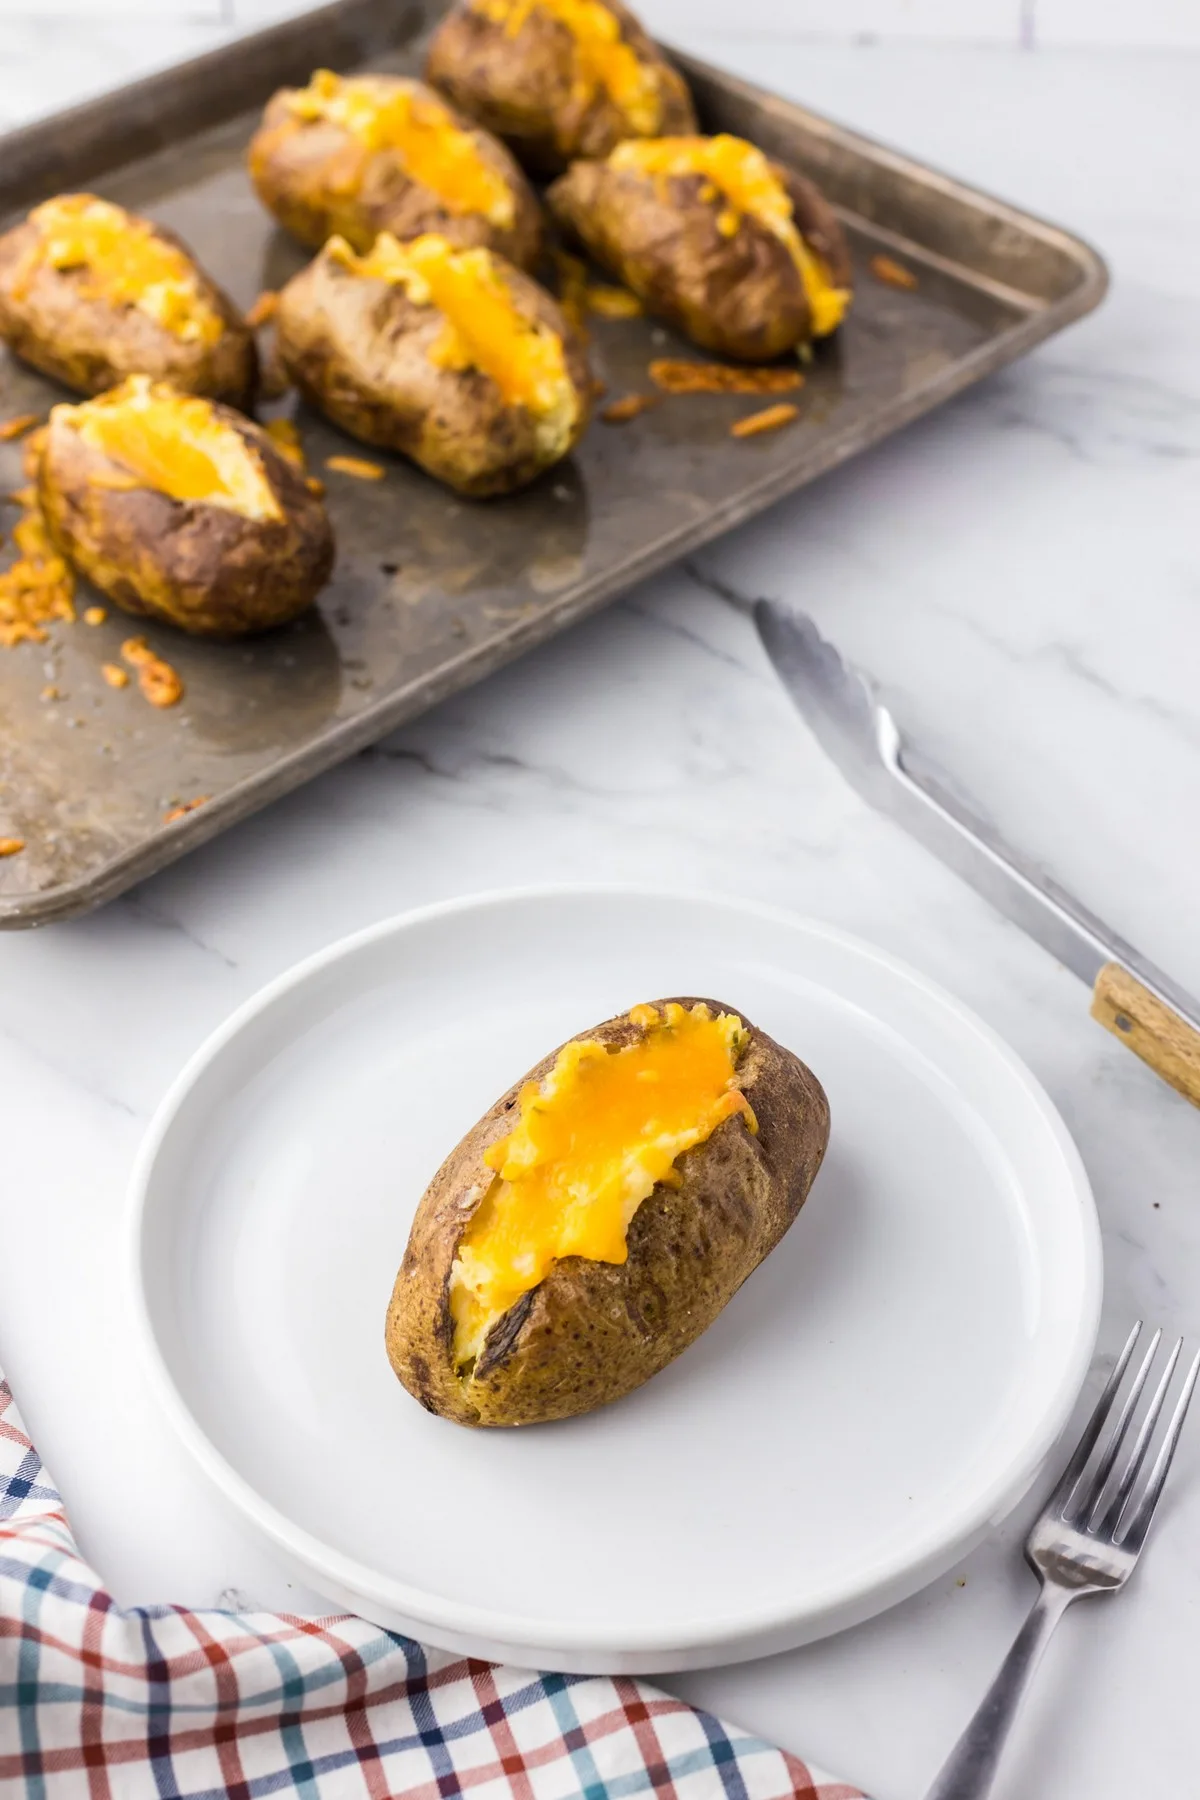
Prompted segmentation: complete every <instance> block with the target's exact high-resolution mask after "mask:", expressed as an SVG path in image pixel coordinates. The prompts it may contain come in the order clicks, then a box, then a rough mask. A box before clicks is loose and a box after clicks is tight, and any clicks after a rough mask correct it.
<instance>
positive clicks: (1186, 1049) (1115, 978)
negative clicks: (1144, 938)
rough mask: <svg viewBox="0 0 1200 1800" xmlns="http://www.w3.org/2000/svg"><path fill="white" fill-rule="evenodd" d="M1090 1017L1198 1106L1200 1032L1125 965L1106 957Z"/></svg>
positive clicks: (1098, 978)
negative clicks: (1173, 1010)
mask: <svg viewBox="0 0 1200 1800" xmlns="http://www.w3.org/2000/svg"><path fill="white" fill-rule="evenodd" d="M1092 1017H1093V1019H1099V1021H1100V1023H1101V1025H1103V1026H1104V1027H1105V1029H1106V1030H1107V1031H1111V1032H1112V1034H1113V1036H1114V1037H1119V1038H1120V1040H1121V1042H1122V1043H1123V1044H1127V1045H1128V1046H1129V1048H1130V1049H1131V1050H1132V1051H1133V1053H1134V1055H1135V1056H1140V1057H1141V1059H1142V1061H1143V1062H1144V1063H1149V1065H1150V1067H1151V1068H1152V1069H1153V1070H1154V1073H1155V1074H1156V1075H1161V1077H1162V1079H1163V1080H1164V1081H1167V1082H1169V1083H1170V1084H1171V1086H1172V1087H1173V1088H1175V1089H1176V1090H1177V1092H1179V1093H1181V1094H1182V1095H1183V1097H1184V1099H1185V1100H1190V1101H1191V1103H1192V1105H1193V1106H1200V1032H1196V1031H1193V1029H1192V1027H1191V1026H1190V1025H1188V1024H1186V1023H1185V1022H1184V1020H1183V1019H1181V1018H1180V1017H1179V1014H1178V1013H1175V1012H1172V1011H1171V1008H1170V1007H1169V1006H1164V1005H1163V1003H1162V1001H1161V1000H1158V999H1156V998H1155V996H1154V995H1153V994H1152V993H1150V991H1149V989H1147V988H1144V987H1143V986H1142V984H1141V982H1140V981H1138V980H1137V979H1136V978H1135V977H1134V976H1132V975H1131V974H1130V973H1129V970H1128V969H1123V968H1122V967H1121V965H1120V963H1105V965H1104V967H1103V968H1102V969H1101V971H1100V973H1099V974H1098V975H1097V977H1096V986H1095V988H1094V989H1093V991H1092Z"/></svg>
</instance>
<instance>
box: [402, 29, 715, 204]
mask: <svg viewBox="0 0 1200 1800" xmlns="http://www.w3.org/2000/svg"><path fill="white" fill-rule="evenodd" d="M425 72H426V74H427V76H428V78H429V80H430V81H431V82H432V83H433V84H434V86H435V87H438V88H441V90H442V91H443V93H446V94H449V96H450V98H451V99H452V100H453V101H454V102H455V103H456V104H457V105H458V106H460V107H461V108H462V110H463V112H465V113H467V114H469V116H470V117H471V118H473V119H478V120H479V122H480V124H482V125H486V126H487V128H488V130H489V131H494V132H495V134H496V136H497V137H501V138H503V139H504V140H505V141H506V142H507V143H508V144H509V145H511V147H512V149H513V150H514V151H515V153H516V155H517V156H518V157H519V158H520V160H521V161H522V162H523V163H524V164H525V165H526V167H527V168H530V169H534V170H537V171H539V172H544V173H549V174H556V173H558V172H559V171H560V170H562V169H565V168H566V167H567V165H568V164H569V163H572V162H574V161H575V159H576V157H588V156H607V155H608V153H609V151H610V150H612V149H614V148H615V146H616V145H617V144H619V143H622V142H623V141H624V140H625V139H626V138H653V137H660V136H662V135H664V134H670V135H672V136H675V135H678V134H680V133H683V132H691V131H695V130H696V114H695V111H694V109H693V106H692V97H691V94H690V93H689V92H688V87H687V83H686V82H685V81H684V79H683V76H682V75H681V74H680V73H679V71H678V69H676V68H673V67H672V65H671V64H670V63H669V62H668V61H667V60H666V58H665V57H664V56H663V54H662V52H661V51H660V50H659V48H658V46H657V45H656V44H655V43H654V41H653V40H652V39H651V38H649V37H648V36H647V35H646V33H645V31H644V30H643V29H642V27H641V25H640V24H639V23H638V21H637V19H636V18H635V17H634V15H633V14H632V13H631V12H630V11H629V9H628V7H626V6H622V5H621V4H620V0H462V4H460V5H459V6H457V7H455V9H454V11H453V12H452V13H451V14H450V16H449V17H448V18H447V19H445V20H444V21H443V23H442V24H441V26H440V27H439V28H438V30H437V32H436V34H435V36H434V39H433V42H432V44H431V45H430V50H429V60H428V62H427V64H426V70H425Z"/></svg>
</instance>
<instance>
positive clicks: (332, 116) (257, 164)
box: [247, 69, 542, 269]
mask: <svg viewBox="0 0 1200 1800" xmlns="http://www.w3.org/2000/svg"><path fill="white" fill-rule="evenodd" d="M247 160H248V164H249V169H250V178H251V180H252V181H253V183H254V186H255V188H256V189H257V191H258V196H259V199H260V200H261V201H262V203H263V205H264V206H265V207H266V208H267V210H268V211H269V212H271V213H273V214H274V215H275V217H276V218H277V219H278V220H279V223H280V224H281V225H283V226H284V227H286V229H287V230H288V231H290V232H291V234H292V236H293V237H297V238H299V240H300V242H301V243H302V244H310V245H312V246H313V247H314V248H316V249H319V248H320V246H321V245H322V244H323V243H324V242H325V240H326V239H327V238H329V237H332V236H333V235H334V233H335V232H336V233H337V234H338V235H339V236H340V237H343V238H345V239H346V242H347V243H348V244H350V245H352V246H353V248H354V249H355V250H369V249H370V248H371V245H372V243H373V242H374V240H375V237H376V234H377V233H378V232H380V231H391V232H393V233H394V234H395V235H396V236H397V237H398V238H402V239H404V238H415V237H420V236H421V235H422V234H423V233H424V232H430V231H436V232H438V233H439V234H440V235H441V236H442V237H444V238H446V239H448V240H449V242H450V243H452V244H454V245H456V246H458V247H460V248H463V249H472V248H475V247H476V246H480V245H482V246H483V247H484V248H486V249H489V250H498V251H499V252H500V254H501V255H502V256H506V257H508V259H509V261H510V262H514V263H516V264H517V265H518V266H519V267H520V268H523V269H532V268H534V267H535V266H536V264H537V261H538V258H539V257H540V255H541V250H542V209H541V206H540V205H539V203H538V201H537V199H536V197H535V195H534V193H533V190H532V188H531V187H530V186H529V183H528V182H527V181H526V179H525V177H524V175H523V174H522V173H521V170H520V169H519V167H518V166H517V164H516V163H515V162H514V161H513V159H512V157H511V156H510V155H509V153H508V151H507V150H506V149H505V148H504V145H503V144H500V143H498V142H497V141H496V139H495V138H494V137H490V136H489V135H488V133H487V132H486V131H481V130H480V129H479V127H478V126H477V125H474V124H473V123H471V122H470V121H469V120H467V119H464V118H461V117H460V116H459V115H458V114H457V113H456V112H455V111H454V109H453V108H452V107H451V106H450V105H449V104H448V103H447V102H446V101H445V100H443V99H442V98H441V96H440V95H438V94H435V93H434V92H433V90H432V89H431V88H427V87H426V86H425V85H424V84H423V83H422V82H420V81H412V80H408V79H406V78H405V77H402V76H399V75H354V76H341V75H334V74H332V73H331V71H330V70H328V69H318V70H317V72H316V74H315V75H314V76H313V78H312V80H311V81H310V82H309V84H308V86H307V87H306V88H281V89H280V91H279V92H278V93H277V94H275V95H274V96H273V97H272V99H271V100H270V101H269V102H268V103H267V109H266V112H265V113H264V114H263V121H262V125H261V127H260V128H259V130H258V131H257V132H256V133H255V135H254V137H253V139H252V140H251V143H250V148H249V151H248V152H247Z"/></svg>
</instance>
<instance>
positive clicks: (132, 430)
mask: <svg viewBox="0 0 1200 1800" xmlns="http://www.w3.org/2000/svg"><path fill="white" fill-rule="evenodd" d="M51 418H52V419H54V420H55V421H59V422H62V423H65V424H67V425H69V426H70V428H71V429H72V430H73V431H76V432H78V434H79V436H80V437H81V438H82V440H83V442H84V443H85V444H87V445H88V446H89V447H90V448H91V449H93V450H99V451H100V452H101V453H102V454H103V455H104V456H107V457H108V458H109V459H110V460H111V461H112V462H114V463H116V464H117V465H118V467H119V468H120V469H121V470H123V471H124V472H125V475H126V476H127V477H128V485H129V486H130V487H148V488H153V489H154V490H155V491H156V492H157V493H160V494H166V495H167V496H168V498H169V499H171V500H179V501H182V502H187V501H199V502H203V503H204V504H205V505H208V506H220V507H224V508H225V510H226V511H228V512H236V513H240V514H241V515H242V517H243V518H246V519H256V520H265V519H278V518H281V517H282V516H283V515H282V511H281V508H280V505H279V502H278V500H277V499H276V497H275V494H274V492H273V490H272V488H271V484H270V482H269V481H268V480H267V476H266V471H265V470H264V468H263V465H262V462H261V460H260V458H259V456H258V454H257V452H256V451H255V450H254V449H253V448H252V446H251V445H249V444H248V443H247V442H246V441H245V439H244V438H243V437H242V436H241V435H240V433H239V432H237V431H235V430H234V428H233V426H232V425H229V424H227V423H226V421H225V420H224V419H222V418H221V417H220V416H219V414H218V413H217V412H216V411H215V409H214V407H213V404H212V402H211V400H201V399H199V398H197V396H196V395H194V394H181V393H179V392H178V391H177V390H176V389H175V388H173V387H170V386H168V384H167V383H166V382H155V381H151V380H150V378H149V376H148V375H131V376H130V377H129V379H128V380H127V381H123V382H122V383H121V385H120V387H117V388H113V389H112V390H111V391H110V392H109V393H107V394H102V395H101V396H100V397H99V399H96V400H88V401H85V402H84V403H83V404H82V405H80V406H56V407H55V408H54V410H53V412H52V414H51ZM104 485H109V486H115V485H116V483H115V482H113V481H111V480H110V481H108V482H107V483H105V484H104Z"/></svg>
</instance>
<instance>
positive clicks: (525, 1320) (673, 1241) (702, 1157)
mask: <svg viewBox="0 0 1200 1800" xmlns="http://www.w3.org/2000/svg"><path fill="white" fill-rule="evenodd" d="M828 1137H829V1107H828V1104H827V1102H826V1099H825V1095H824V1092H823V1090H822V1088H821V1085H820V1083H819V1082H818V1080H817V1078H816V1076H815V1075H814V1074H813V1073H812V1071H811V1070H810V1069H808V1068H807V1067H806V1066H805V1065H804V1063H802V1062H801V1061H800V1060H799V1058H798V1057H796V1056H794V1055H793V1054H792V1052H791V1051H789V1050H786V1049H784V1048H783V1046H782V1045H780V1044H777V1043H775V1042H774V1040H773V1039H771V1038H769V1037H768V1036H767V1035H766V1033H765V1032H762V1031H759V1030H758V1029H757V1028H756V1027H755V1026H753V1025H750V1024H747V1023H746V1022H745V1021H744V1020H743V1019H741V1018H740V1017H739V1016H738V1015H737V1014H736V1013H734V1012H732V1011H731V1010H729V1009H728V1008H727V1007H723V1006H721V1005H720V1004H719V1003H718V1002H717V1001H715V1000H696V999H684V1000H658V1001H654V1002H652V1003H650V1004H647V1005H642V1006H635V1007H634V1008H633V1009H632V1011H630V1012H629V1013H627V1014H623V1015H621V1016H620V1017H618V1018H615V1019H609V1020H607V1021H606V1022H605V1023H604V1024H603V1025H598V1026H596V1027H595V1029H594V1030H591V1031H587V1032H583V1033H581V1034H580V1036H578V1037H576V1038H573V1039H572V1040H571V1041H570V1042H569V1043H568V1044H565V1045H563V1047H562V1048H561V1049H559V1050H557V1051H555V1052H554V1053H553V1054H552V1055H550V1056H548V1057H546V1058H545V1060H544V1061H543V1062H541V1063H539V1064H538V1066H537V1067H536V1068H535V1069H533V1070H532V1071H531V1072H530V1073H529V1074H528V1075H527V1076H526V1077H525V1078H524V1080H522V1081H520V1082H518V1083H517V1084H516V1086H515V1087H513V1088H510V1090H509V1091H508V1093H507V1094H505V1095H503V1097H502V1098H501V1099H499V1100H498V1101H497V1102H496V1104H495V1105H494V1106H493V1107H492V1108H491V1109H490V1111H489V1112H487V1113H485V1115H484V1116H483V1118H482V1119H480V1121H479V1122H478V1124H477V1125H475V1126H473V1127H472V1129H471V1130H470V1131H469V1132H468V1133H467V1135H466V1137H465V1138H464V1139H463V1140H462V1142H461V1143H460V1144H459V1145H458V1147H457V1149H455V1150H454V1151H453V1152H452V1153H451V1154H450V1156H449V1157H448V1158H447V1160H446V1162H445V1163H444V1164H443V1165H442V1167H441V1168H440V1169H439V1170H438V1173H437V1174H436V1175H435V1176H434V1178H433V1181H432V1182H431V1183H430V1185H429V1188H428V1189H427V1190H426V1193H425V1195H424V1197H423V1199H422V1200H421V1203H420V1206H419V1207H418V1209H417V1214H416V1218H415V1219H414V1221H413V1226H412V1231H411V1233H410V1236H409V1240H408V1248H407V1249H406V1251H405V1254H404V1261H403V1263H402V1265H401V1267H400V1272H399V1274H398V1275H397V1277H396V1284H395V1288H394V1290H393V1293H392V1300H391V1305H390V1306H389V1308H388V1315H387V1324H386V1341H387V1352H388V1356H389V1358H390V1360H391V1364H392V1367H393V1369H394V1370H395V1372H396V1374H397V1375H398V1376H399V1378H400V1380H401V1381H402V1382H403V1384H404V1386H405V1387H406V1388H407V1389H408V1391H409V1393H410V1394H412V1395H413V1396H414V1397H415V1398H416V1399H417V1400H419V1401H420V1402H421V1405H422V1406H424V1407H425V1408H426V1409H427V1410H428V1411H429V1412H432V1413H437V1414H440V1415H441V1416H442V1417H443V1418H446V1419H452V1420H454V1421H455V1422H456V1423H457V1424H460V1425H532V1424H537V1423H540V1422H543V1421H546V1420H551V1419H565V1418H570V1417H572V1416H573V1415H574V1414H577V1413H584V1412H590V1411H591V1410H592V1409H593V1408H595V1407H598V1406H606V1405H607V1404H608V1403H609V1402H610V1401H613V1400H619V1399H620V1398H621V1397H622V1396H623V1395H625V1394H628V1393H630V1392H631V1391H632V1390H633V1389H634V1388H637V1387H640V1386H641V1384H642V1383H643V1382H645V1381H648V1380H649V1379H650V1377H651V1376H652V1375H655V1374H657V1373H658V1371H659V1370H660V1369H662V1368H665V1366H666V1365H667V1363H669V1362H671V1361H672V1359H673V1358H674V1357H676V1356H678V1355H679V1354H680V1352H681V1351H682V1350H685V1349H686V1348H687V1346H688V1345H689V1344H691V1343H692V1342H694V1340H695V1339H696V1338H698V1337H699V1336H700V1334H701V1332H703V1331H706V1330H707V1329H708V1327H709V1326H710V1325H711V1324H712V1322H713V1320H714V1319H715V1318H716V1317H717V1315H718V1314H719V1313H720V1312H721V1310H722V1308H723V1307H724V1306H725V1305H726V1304H727V1302H728V1301H729V1300H730V1299H732V1297H733V1295H734V1294H735V1293H736V1292H737V1290H738V1288H739V1287H741V1285H742V1283H743V1282H744V1281H745V1280H746V1279H747V1277H748V1276H749V1275H751V1274H752V1273H753V1272H754V1270H755V1269H756V1268H757V1267H758V1265H759V1263H761V1262H762V1260H763V1258H764V1257H765V1256H767V1255H768V1254H769V1253H770V1252H771V1250H773V1249H774V1247H775V1246H776V1244H778V1242H779V1240H780V1239H781V1238H782V1237H783V1235H784V1233H785V1232H786V1231H787V1229H788V1227H789V1226H790V1225H791V1224H792V1222H793V1220H794V1219H795V1218H796V1216H797V1214H798V1213H799V1211H800V1208H801V1207H802V1205H803V1204H804V1201H805V1199H806V1197H807V1195H808V1191H809V1188H810V1187H811V1186H812V1183H813V1180H814V1178H815V1176H816V1174H817V1170H818V1169H819V1168H820V1165H821V1159H822V1157H823V1156H824V1154H825V1146H826V1143H827V1141H828Z"/></svg>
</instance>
